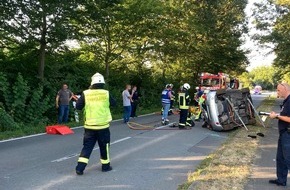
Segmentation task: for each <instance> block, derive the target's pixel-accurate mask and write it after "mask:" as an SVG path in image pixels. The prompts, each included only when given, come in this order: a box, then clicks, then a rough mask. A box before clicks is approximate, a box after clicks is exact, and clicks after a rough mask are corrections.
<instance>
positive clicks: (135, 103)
mask: <svg viewBox="0 0 290 190" xmlns="http://www.w3.org/2000/svg"><path fill="white" fill-rule="evenodd" d="M131 95H132V101H133V102H132V103H131V117H137V115H136V110H137V106H138V104H139V97H140V96H139V93H138V91H137V86H133V88H132V92H131Z"/></svg>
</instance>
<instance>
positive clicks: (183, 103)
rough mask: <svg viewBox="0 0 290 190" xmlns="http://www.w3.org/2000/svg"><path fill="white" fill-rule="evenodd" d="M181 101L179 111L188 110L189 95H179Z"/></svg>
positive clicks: (183, 93) (182, 93)
mask: <svg viewBox="0 0 290 190" xmlns="http://www.w3.org/2000/svg"><path fill="white" fill-rule="evenodd" d="M178 100H179V109H188V108H189V95H188V94H187V93H185V92H181V93H179V94H178Z"/></svg>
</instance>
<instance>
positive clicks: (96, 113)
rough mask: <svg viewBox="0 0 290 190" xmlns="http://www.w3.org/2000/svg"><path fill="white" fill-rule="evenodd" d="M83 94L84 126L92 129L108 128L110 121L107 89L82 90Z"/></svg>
mask: <svg viewBox="0 0 290 190" xmlns="http://www.w3.org/2000/svg"><path fill="white" fill-rule="evenodd" d="M84 96H85V107H84V119H85V125H84V128H86V129H93V130H100V129H105V128H108V127H109V123H110V121H112V115H111V111H110V97H109V91H107V90H104V89H89V90H85V91H84Z"/></svg>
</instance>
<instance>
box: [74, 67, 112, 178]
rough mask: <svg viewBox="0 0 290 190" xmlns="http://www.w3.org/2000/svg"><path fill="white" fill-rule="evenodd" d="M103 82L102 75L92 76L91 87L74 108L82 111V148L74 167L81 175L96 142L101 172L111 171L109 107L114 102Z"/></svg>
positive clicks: (110, 118)
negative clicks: (83, 131)
mask: <svg viewBox="0 0 290 190" xmlns="http://www.w3.org/2000/svg"><path fill="white" fill-rule="evenodd" d="M104 85H105V80H104V77H103V75H101V74H100V73H96V74H94V75H93V76H92V81H91V87H90V89H88V90H85V91H84V92H83V93H82V96H81V97H80V98H79V99H78V101H77V104H76V108H77V109H78V110H83V111H84V121H85V123H84V130H85V133H84V138H83V148H82V151H81V154H80V156H79V159H78V164H77V166H76V173H77V174H78V175H82V174H83V172H84V170H85V168H86V166H87V164H88V162H89V158H90V155H91V153H92V151H93V148H94V146H95V144H96V142H98V145H99V149H100V157H101V164H102V171H103V172H107V171H110V170H112V167H111V166H110V157H109V148H110V130H109V126H110V122H111V121H112V116H111V112H110V106H115V104H116V101H115V100H114V99H113V98H112V97H111V96H110V94H109V92H108V91H107V90H104Z"/></svg>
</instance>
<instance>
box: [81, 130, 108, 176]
mask: <svg viewBox="0 0 290 190" xmlns="http://www.w3.org/2000/svg"><path fill="white" fill-rule="evenodd" d="M96 142H98V145H99V148H100V155H101V163H102V169H104V170H106V169H108V168H109V167H110V161H109V160H110V157H109V146H110V130H109V128H106V129H100V130H91V129H85V134H84V140H83V149H82V151H81V154H80V157H79V160H78V165H77V167H76V170H78V171H84V169H85V167H86V166H87V164H88V160H89V158H90V156H91V153H92V151H93V149H94V147H95V144H96Z"/></svg>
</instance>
